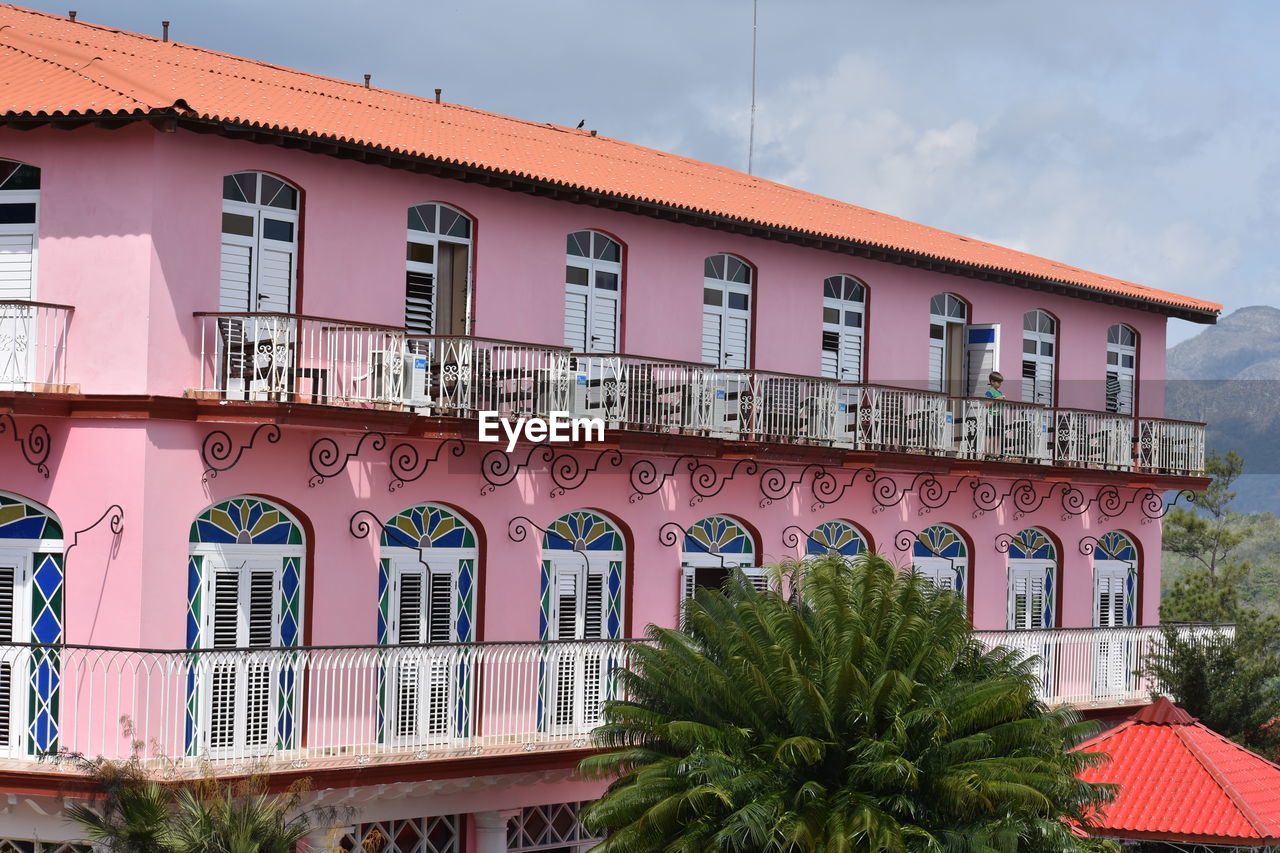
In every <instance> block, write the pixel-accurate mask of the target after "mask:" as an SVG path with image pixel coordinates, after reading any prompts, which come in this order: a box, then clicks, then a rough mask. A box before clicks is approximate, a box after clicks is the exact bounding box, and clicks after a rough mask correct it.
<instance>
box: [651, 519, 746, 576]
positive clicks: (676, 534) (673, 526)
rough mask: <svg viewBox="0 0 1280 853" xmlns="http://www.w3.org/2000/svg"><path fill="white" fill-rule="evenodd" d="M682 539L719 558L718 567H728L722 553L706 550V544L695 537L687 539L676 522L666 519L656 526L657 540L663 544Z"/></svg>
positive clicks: (670, 544)
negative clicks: (666, 520) (659, 525)
mask: <svg viewBox="0 0 1280 853" xmlns="http://www.w3.org/2000/svg"><path fill="white" fill-rule="evenodd" d="M682 539H683V540H688V541H692V542H693V544H694V545H696V546H698V550H699V551H701V552H702V553H704V554H707V555H709V556H712V557H715V558H716V559H717V560H719V561H720V568H722V569H727V568H729V567H730V564H729V562H728V561H726V560H725V558H724V555H723V554H717V553H715V552H714V551H710V550H708V549H707V546H706V545H703V544H702V543H701V542H699V541H698V540H696V539H693V540H689V537H688V536H686V535H685V529H684V528H683V527H681V526H680V525H679V524H677V523H676V522H674V521H668V522H666V523H664V524H663V525H662V526H661V527H659V528H658V541H659V542H661V543H662V544H663V545H666V546H668V547H670V546H672V545H676V544H678V543H679V542H680V541H681V540H682ZM732 565H734V566H739V565H741V564H739V563H733V564H732Z"/></svg>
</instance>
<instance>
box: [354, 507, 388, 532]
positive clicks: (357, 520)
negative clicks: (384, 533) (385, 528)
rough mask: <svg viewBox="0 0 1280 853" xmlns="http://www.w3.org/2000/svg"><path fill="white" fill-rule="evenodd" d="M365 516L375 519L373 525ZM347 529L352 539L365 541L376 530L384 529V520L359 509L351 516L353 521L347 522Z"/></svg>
mask: <svg viewBox="0 0 1280 853" xmlns="http://www.w3.org/2000/svg"><path fill="white" fill-rule="evenodd" d="M364 516H367V517H368V518H372V519H373V524H370V523H369V522H368V521H366V520H365V518H364ZM347 529H348V530H350V531H351V535H352V537H354V538H356V539H363V538H365V537H366V536H368V535H369V534H370V533H372V532H373V531H375V530H381V529H382V519H380V518H378V517H377V516H376V515H374V514H373V513H371V512H369V510H367V509H358V510H356V511H355V512H354V513H352V515H351V520H350V521H349V522H347Z"/></svg>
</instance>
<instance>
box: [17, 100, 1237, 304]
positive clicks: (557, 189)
mask: <svg viewBox="0 0 1280 853" xmlns="http://www.w3.org/2000/svg"><path fill="white" fill-rule="evenodd" d="M184 107H186V105H185V104H184V103H182V102H181V101H179V102H178V104H177V105H175V107H170V108H163V109H152V110H151V111H149V112H143V111H140V110H134V111H130V112H109V113H63V112H61V111H54V112H51V113H50V112H40V113H18V114H14V113H6V114H3V115H0V125H9V126H13V127H18V128H22V129H30V128H32V127H37V126H40V125H43V124H51V125H53V126H55V127H60V128H65V129H71V128H73V127H77V126H83V125H87V124H95V125H97V126H100V127H104V128H107V129H116V128H118V127H121V126H123V125H124V124H128V123H131V122H137V121H147V122H150V123H152V124H153V125H157V128H158V129H162V130H172V129H174V127H175V124H176V127H181V128H184V129H187V130H192V131H195V132H202V133H210V132H214V133H220V134H222V135H224V136H228V137H232V138H237V139H247V140H249V141H252V142H260V143H266V144H275V145H278V144H280V143H281V142H285V143H286V144H289V143H293V145H292V147H297V148H306V149H309V150H311V151H313V152H315V153H320V154H327V155H329V156H334V157H339V158H341V159H356V160H361V161H363V162H367V163H371V164H374V165H382V166H388V167H391V168H407V169H412V170H414V171H420V172H428V173H434V174H437V175H438V176H440V177H445V178H452V179H457V180H464V181H469V182H477V183H482V184H486V185H490V186H497V187H499V188H501V189H507V190H511V191H514V192H526V193H532V194H534V195H540V196H549V197H552V198H558V199H561V200H567V201H572V202H574V203H579V204H591V205H594V206H598V207H607V208H610V209H615V210H622V211H624V212H630V213H636V214H640V215H648V216H653V217H656V218H659V219H668V220H672V221H678V222H684V223H685V224H690V225H698V226H702V227H709V228H715V229H717V230H727V231H733V232H737V233H743V234H748V235H750V236H754V237H760V238H764V239H769V240H778V241H782V242H788V243H798V244H801V245H807V246H811V247H814V248H820V249H825V250H827V251H833V252H840V253H843V254H849V255H855V256H861V257H865V258H868V259H870V260H876V261H883V262H886V263H896V264H901V265H904V266H910V267H916V268H920V269H926V270H929V271H933V272H942V273H947V274H951V275H959V276H963V277H966V278H977V279H981V280H987V281H994V282H998V283H1001V284H1007V285H1011V286H1015V287H1023V288H1026V289H1030V290H1040V291H1045V292H1050V293H1059V294H1062V295H1066V296H1072V297H1076V298H1081V299H1086V300H1089V301H1093V302H1102V303H1106V304H1111V305H1119V306H1123V307H1128V308H1134V309H1136V310H1140V311H1147V312H1152V313H1156V314H1162V315H1165V316H1168V317H1174V318H1177V319H1181V320H1188V321H1190V322H1193V323H1202V324H1213V323H1216V322H1217V317H1218V311H1215V310H1210V309H1199V308H1193V307H1189V306H1183V305H1173V304H1171V303H1166V302H1160V301H1158V300H1147V299H1140V298H1137V297H1132V296H1124V295H1122V294H1117V293H1111V292H1109V291H1105V290H1099V289H1096V288H1091V287H1086V286H1084V285H1080V284H1076V283H1074V282H1069V281H1063V280H1060V279H1053V278H1047V277H1040V276H1034V275H1029V274H1027V273H1022V272H1018V271H1016V270H1009V269H1003V268H997V267H989V266H982V265H978V264H969V263H964V262H961V261H956V260H953V259H949V258H943V257H938V256H935V255H930V254H927V253H923V252H912V251H909V250H904V249H901V248H898V247H894V246H886V245H881V244H877V243H873V242H868V241H861V240H855V239H847V238H846V239H841V238H837V237H832V236H829V235H823V234H817V233H812V232H806V231H800V230H795V229H788V228H783V227H778V226H775V225H768V224H765V223H762V222H756V221H752V220H746V219H739V218H734V217H728V216H722V215H718V214H714V213H710V212H707V211H700V210H695V209H692V208H684V207H678V206H674V205H665V204H662V203H661V202H658V201H654V200H651V199H642V198H634V197H629V196H620V195H613V194H609V193H605V192H600V191H597V190H592V189H588V188H583V187H576V186H572V185H569V184H566V183H558V182H553V181H545V180H539V179H536V178H531V177H528V176H524V175H519V174H515V173H510V172H503V171H501V170H497V169H489V168H484V167H481V166H473V165H470V164H464V163H458V162H454V161H450V160H445V159H441V158H433V157H426V156H421V155H415V154H408V153H405V152H401V151H395V150H392V149H388V148H383V147H380V146H377V145H370V144H364V143H358V142H352V141H349V140H343V139H338V138H334V137H325V136H321V135H319V134H308V133H304V132H300V131H289V130H283V129H280V128H276V127H270V126H261V125H247V124H243V123H238V122H231V121H224V120H221V119H218V118H209V117H203V116H199V115H196V114H194V113H193V112H192V111H190V110H189V109H184ZM158 122H160V123H161V124H158Z"/></svg>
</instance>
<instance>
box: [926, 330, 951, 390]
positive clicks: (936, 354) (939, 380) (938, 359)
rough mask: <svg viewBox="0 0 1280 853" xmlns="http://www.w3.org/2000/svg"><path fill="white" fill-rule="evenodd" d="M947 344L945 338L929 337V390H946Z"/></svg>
mask: <svg viewBox="0 0 1280 853" xmlns="http://www.w3.org/2000/svg"><path fill="white" fill-rule="evenodd" d="M946 353H947V346H946V341H945V340H938V339H937V338H930V339H929V390H930V391H945V390H946V372H945V371H946V364H947V357H946Z"/></svg>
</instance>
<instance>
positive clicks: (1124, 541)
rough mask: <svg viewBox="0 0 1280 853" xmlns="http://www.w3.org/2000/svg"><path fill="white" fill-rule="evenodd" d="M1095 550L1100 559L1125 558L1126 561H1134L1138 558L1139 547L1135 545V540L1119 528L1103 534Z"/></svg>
mask: <svg viewBox="0 0 1280 853" xmlns="http://www.w3.org/2000/svg"><path fill="white" fill-rule="evenodd" d="M1095 551H1096V554H1097V557H1096V559H1100V560H1123V561H1124V562H1126V563H1133V562H1136V561H1137V559H1138V549H1137V548H1135V547H1134V544H1133V540H1132V539H1130V538H1129V537H1128V536H1126V535H1124V534H1123V533H1121V532H1120V531H1119V530H1112V531H1111V532H1109V533H1104V534H1102V538H1101V539H1099V540H1098V545H1097V548H1096V549H1095Z"/></svg>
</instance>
